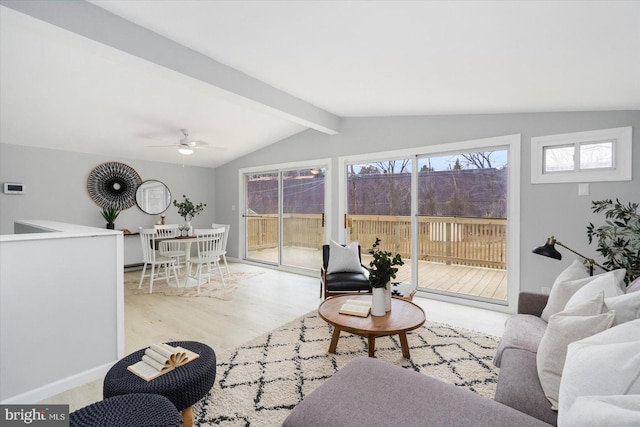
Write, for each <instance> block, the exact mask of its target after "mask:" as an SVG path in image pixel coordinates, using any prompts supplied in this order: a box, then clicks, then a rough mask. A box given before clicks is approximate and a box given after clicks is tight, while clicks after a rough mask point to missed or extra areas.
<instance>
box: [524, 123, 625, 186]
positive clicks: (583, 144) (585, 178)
mask: <svg viewBox="0 0 640 427" xmlns="http://www.w3.org/2000/svg"><path fill="white" fill-rule="evenodd" d="M631 140H632V139H631V127H624V128H614V129H603V130H597V131H588V132H576V133H567V134H561V135H550V136H542V137H536V138H531V151H532V153H531V154H532V159H533V165H532V171H531V182H532V183H534V184H540V183H554V182H593V181H628V180H631V158H632V157H631Z"/></svg>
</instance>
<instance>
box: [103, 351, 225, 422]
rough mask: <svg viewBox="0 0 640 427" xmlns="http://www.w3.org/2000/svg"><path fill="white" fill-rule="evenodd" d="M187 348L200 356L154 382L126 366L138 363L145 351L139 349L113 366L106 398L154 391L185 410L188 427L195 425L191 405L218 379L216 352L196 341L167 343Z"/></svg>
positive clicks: (107, 385) (108, 374)
mask: <svg viewBox="0 0 640 427" xmlns="http://www.w3.org/2000/svg"><path fill="white" fill-rule="evenodd" d="M168 344H169V345H172V346H180V347H184V348H186V349H188V350H191V351H193V352H195V353H198V354H199V355H200V357H198V358H197V359H195V360H193V361H191V362H189V363H187V364H185V365H182V366H179V367H177V368H176V369H174V370H172V371H170V372H168V373H166V374H164V375H161V376H159V377H158V378H155V379H153V380H151V381H145V380H144V379H142V378H140V377H138V376H137V375H135V374H133V373H131V372H129V371H128V370H127V367H128V366H129V365H132V364H134V363H136V362H139V361H140V359H141V358H142V355H143V354H144V350H145V349H142V350H138V351H136V352H134V353H131V354H130V355H128V356H126V357H125V358H124V359H122V360H120V361H119V362H118V363H116V364H115V365H113V367H111V369H110V370H109V372H107V375H106V376H105V378H104V385H103V389H102V394H103V396H104V398H105V399H106V398H109V397H112V396H118V395H122V394H129V393H151V394H159V395H161V396H164V397H166V398H167V399H169V400H170V401H171V403H173V404H174V405H175V407H176V408H177V409H178V410H179V411H182V417H183V421H184V425H185V427H189V426H192V425H193V412H192V410H191V405H193V404H194V403H196V402H198V401H199V400H200V399H202V398H203V397H204V396H205V395H206V394H207V392H209V390H211V387H213V383H214V381H215V379H216V354H215V352H214V351H213V349H212V348H211V347H209V346H208V345H206V344H202V343H199V342H195V341H176V342H170V343H168Z"/></svg>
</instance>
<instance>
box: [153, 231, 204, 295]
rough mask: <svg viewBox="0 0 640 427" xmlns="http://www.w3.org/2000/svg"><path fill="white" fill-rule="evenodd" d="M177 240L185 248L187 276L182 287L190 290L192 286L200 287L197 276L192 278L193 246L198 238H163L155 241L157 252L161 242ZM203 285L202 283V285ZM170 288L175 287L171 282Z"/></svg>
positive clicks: (185, 275)
mask: <svg viewBox="0 0 640 427" xmlns="http://www.w3.org/2000/svg"><path fill="white" fill-rule="evenodd" d="M172 240H177V241H179V242H180V243H183V244H184V245H183V247H184V266H185V274H184V278H183V279H182V281H181V282H182V283H180V285H182V287H185V288H188V287H192V286H198V279H197V278H196V277H195V276H192V275H191V274H190V273H191V261H190V259H191V245H192V244H193V242H196V241H197V240H198V236H177V237H161V238H158V239H155V248H154V249H155V250H158V249H159V247H160V243H161V242H166V241H172ZM200 284H202V283H200ZM169 286H171V287H175V285H174V284H173V283H172V282H171V281H170V282H169Z"/></svg>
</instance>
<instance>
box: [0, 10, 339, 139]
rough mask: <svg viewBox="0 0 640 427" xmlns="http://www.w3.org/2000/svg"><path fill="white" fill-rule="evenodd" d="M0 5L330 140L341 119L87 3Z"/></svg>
mask: <svg viewBox="0 0 640 427" xmlns="http://www.w3.org/2000/svg"><path fill="white" fill-rule="evenodd" d="M0 4H1V5H3V6H6V7H9V8H11V9H14V10H16V11H18V12H21V13H24V14H26V15H29V16H32V17H34V18H36V19H39V20H42V21H45V22H48V23H50V24H53V25H56V26H58V27H60V28H63V29H66V30H68V31H71V32H73V33H76V34H79V35H81V36H84V37H87V38H89V39H91V40H94V41H96V42H99V43H102V44H104V45H107V46H110V47H112V48H115V49H118V50H120V51H123V52H126V53H128V54H131V55H134V56H136V57H139V58H142V59H145V60H147V61H150V62H152V63H154V64H157V65H160V66H162V67H165V68H168V69H170V70H173V71H176V72H178V73H181V74H184V75H186V76H189V77H192V78H194V79H197V80H199V81H202V82H204V83H207V84H210V85H212V86H215V87H217V88H219V89H222V90H224V91H226V92H229V93H231V94H234V95H237V96H239V97H242V98H243V99H245V100H249V101H251V102H252V103H254V104H257V105H258V106H259V107H260V108H263V109H267V110H268V111H270V112H271V113H272V114H276V115H278V116H279V117H282V118H284V119H287V120H289V121H292V122H294V123H298V124H300V125H303V126H305V127H308V128H311V129H315V130H317V131H320V132H323V133H326V134H329V135H335V134H337V133H339V132H340V123H341V118H340V117H339V116H336V115H335V114H332V113H330V112H328V111H325V110H323V109H321V108H318V107H316V106H314V105H312V104H309V103H308V102H306V101H303V100H301V99H300V98H297V97H295V96H292V95H290V94H288V93H286V92H283V91H281V90H279V89H276V88H274V87H273V86H270V85H268V84H266V83H264V82H262V81H260V80H258V79H255V78H253V77H251V76H249V75H247V74H244V73H242V72H240V71H238V70H236V69H234V68H231V67H229V66H227V65H224V64H221V63H220V62H217V61H215V60H213V59H212V58H210V57H208V56H205V55H203V54H201V53H198V52H196V51H194V50H192V49H189V48H187V47H185V46H182V45H180V44H178V43H176V42H174V41H172V40H170V39H168V38H166V37H163V36H161V35H159V34H157V33H154V32H153V31H150V30H147V29H146V28H143V27H141V26H139V25H136V24H134V23H132V22H130V21H127V20H125V19H122V18H121V17H119V16H117V15H114V14H112V13H111V12H108V11H106V10H105V9H102V8H100V7H98V6H95V5H93V4H91V3H88V2H86V1H78V0H58V1H51V0H33V1H21V0H17V1H16V0H1V1H0Z"/></svg>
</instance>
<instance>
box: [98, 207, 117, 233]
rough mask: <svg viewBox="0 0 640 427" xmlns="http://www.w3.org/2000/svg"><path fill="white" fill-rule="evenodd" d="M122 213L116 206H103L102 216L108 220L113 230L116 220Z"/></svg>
mask: <svg viewBox="0 0 640 427" xmlns="http://www.w3.org/2000/svg"><path fill="white" fill-rule="evenodd" d="M118 215H120V211H119V210H118V209H116V208H102V217H103V218H104V219H105V221H107V228H108V229H109V230H113V229H114V228H115V224H114V223H115V221H116V218H118Z"/></svg>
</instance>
